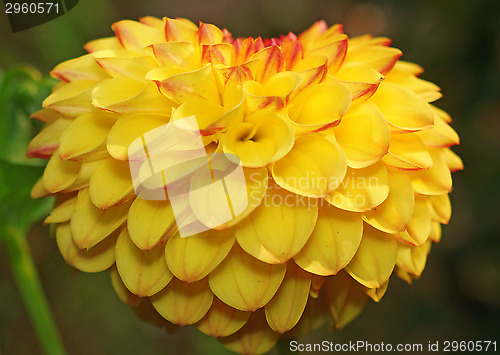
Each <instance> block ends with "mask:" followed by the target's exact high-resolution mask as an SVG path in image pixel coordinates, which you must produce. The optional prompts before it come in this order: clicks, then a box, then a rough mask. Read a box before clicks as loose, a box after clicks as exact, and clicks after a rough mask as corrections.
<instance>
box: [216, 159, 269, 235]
mask: <svg viewBox="0 0 500 355" xmlns="http://www.w3.org/2000/svg"><path fill="white" fill-rule="evenodd" d="M243 172H244V174H245V182H246V184H245V187H246V191H247V201H248V205H247V206H246V208H245V209H244V210H243V211H242V212H241V213H240V214H239V215H238V216H236V217H235V218H233V219H232V220H230V221H229V222H227V223H225V224H223V225H222V226H220V227H217V228H216V229H218V230H222V229H226V228H229V227H232V226H235V225H237V224H238V223H240V222H241V221H242V220H243V219H245V218H246V217H247V216H248V215H249V214H250V213H252V211H253V210H255V209H256V208H257V207H258V206H259V205H260V204H261V201H262V199H263V198H264V196H265V195H266V192H267V187H268V183H269V176H268V173H267V169H266V168H257V169H249V168H243Z"/></svg>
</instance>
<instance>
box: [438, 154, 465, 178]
mask: <svg viewBox="0 0 500 355" xmlns="http://www.w3.org/2000/svg"><path fill="white" fill-rule="evenodd" d="M441 157H442V158H443V161H444V163H445V164H446V166H447V167H448V169H450V171H451V172H452V173H454V172H456V171H460V170H464V163H463V162H462V159H460V157H459V156H458V155H457V154H455V153H454V152H453V151H452V150H451V149H449V148H445V149H443V150H442V151H441Z"/></svg>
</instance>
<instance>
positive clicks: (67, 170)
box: [43, 150, 82, 193]
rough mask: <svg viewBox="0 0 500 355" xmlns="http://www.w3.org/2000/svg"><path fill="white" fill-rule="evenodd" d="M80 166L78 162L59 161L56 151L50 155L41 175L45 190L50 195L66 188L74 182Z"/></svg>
mask: <svg viewBox="0 0 500 355" xmlns="http://www.w3.org/2000/svg"><path fill="white" fill-rule="evenodd" d="M81 165H82V164H81V163H78V162H74V161H70V160H61V158H59V153H58V151H57V150H56V151H55V152H54V154H52V157H51V158H50V160H49V162H48V163H47V166H46V167H45V171H44V173H43V184H44V186H45V188H46V189H47V190H48V191H50V192H52V193H55V192H59V191H62V190H64V189H66V188H68V187H69V186H71V185H72V184H73V183H74V182H75V181H76V179H77V177H78V173H79V172H80V167H81Z"/></svg>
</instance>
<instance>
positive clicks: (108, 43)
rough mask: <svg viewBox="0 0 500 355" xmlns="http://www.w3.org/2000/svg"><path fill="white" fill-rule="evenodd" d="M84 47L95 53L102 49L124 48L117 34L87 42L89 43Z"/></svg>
mask: <svg viewBox="0 0 500 355" xmlns="http://www.w3.org/2000/svg"><path fill="white" fill-rule="evenodd" d="M83 48H85V50H86V51H87V52H89V53H94V52H98V51H102V50H121V49H123V47H122V45H121V44H120V41H119V40H118V38H116V37H115V36H113V37H104V38H99V39H95V40H93V41H90V42H87V44H85V45H84V46H83Z"/></svg>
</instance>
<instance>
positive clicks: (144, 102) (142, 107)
mask: <svg viewBox="0 0 500 355" xmlns="http://www.w3.org/2000/svg"><path fill="white" fill-rule="evenodd" d="M92 105H94V106H95V107H98V108H101V109H103V110H106V111H111V112H118V113H127V114H132V113H138V112H148V113H151V112H153V113H156V112H157V113H163V114H164V113H170V112H171V110H172V107H174V105H175V103H174V102H173V101H172V100H170V99H168V98H166V97H165V96H163V95H161V94H160V93H159V92H158V88H157V87H156V85H154V84H153V83H150V82H147V83H144V82H142V81H139V80H135V79H131V78H125V77H117V78H112V79H106V80H103V81H101V82H100V83H99V84H97V85H96V86H95V88H94V89H93V90H92Z"/></svg>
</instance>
